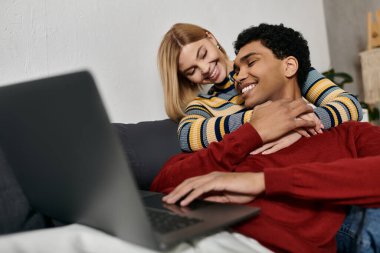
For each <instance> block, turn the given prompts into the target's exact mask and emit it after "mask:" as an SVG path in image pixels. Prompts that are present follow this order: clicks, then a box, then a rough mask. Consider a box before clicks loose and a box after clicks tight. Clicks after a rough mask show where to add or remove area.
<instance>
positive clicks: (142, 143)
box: [113, 119, 181, 190]
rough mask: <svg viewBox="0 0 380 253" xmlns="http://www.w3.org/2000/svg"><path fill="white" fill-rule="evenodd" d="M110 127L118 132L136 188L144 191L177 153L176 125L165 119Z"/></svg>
mask: <svg viewBox="0 0 380 253" xmlns="http://www.w3.org/2000/svg"><path fill="white" fill-rule="evenodd" d="M113 125H114V126H115V128H116V130H117V132H118V133H119V136H120V140H121V143H122V146H123V148H124V152H125V155H126V156H127V157H128V160H129V162H130V166H131V168H132V170H133V173H134V175H135V176H136V180H137V183H138V187H139V188H140V189H142V190H148V189H149V187H150V184H151V183H152V181H153V178H154V177H155V176H156V175H157V173H158V171H159V170H160V168H161V167H162V166H163V165H164V163H165V162H166V161H167V160H168V159H169V158H170V157H171V156H173V155H174V154H177V153H179V152H181V150H180V146H179V143H178V138H177V127H178V125H177V124H176V123H175V122H173V121H171V120H169V119H166V120H157V121H145V122H140V123H136V124H121V123H113Z"/></svg>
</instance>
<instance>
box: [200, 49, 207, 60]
mask: <svg viewBox="0 0 380 253" xmlns="http://www.w3.org/2000/svg"><path fill="white" fill-rule="evenodd" d="M206 56H207V50H205V52H204V53H203V54H202V56H201V59H204V58H206Z"/></svg>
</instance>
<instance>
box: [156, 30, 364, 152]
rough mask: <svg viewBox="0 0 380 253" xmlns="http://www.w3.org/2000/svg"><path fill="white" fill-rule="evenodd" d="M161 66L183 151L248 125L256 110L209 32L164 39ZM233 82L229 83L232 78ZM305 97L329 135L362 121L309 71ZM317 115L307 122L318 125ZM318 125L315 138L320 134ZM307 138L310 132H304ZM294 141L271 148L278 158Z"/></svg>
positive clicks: (346, 97)
mask: <svg viewBox="0 0 380 253" xmlns="http://www.w3.org/2000/svg"><path fill="white" fill-rule="evenodd" d="M158 65H159V69H160V75H161V79H162V84H163V88H164V97H165V108H166V112H167V114H168V116H169V117H170V118H171V119H172V120H174V121H177V122H178V121H179V128H178V133H179V139H180V146H181V149H182V150H183V151H196V150H199V149H202V148H205V147H207V146H208V145H209V144H210V143H211V142H213V141H220V140H222V139H223V136H224V135H225V134H227V133H230V132H232V131H234V130H235V129H237V128H238V127H240V126H241V125H242V124H244V123H245V122H247V121H249V120H250V117H251V114H252V110H248V109H246V108H245V107H244V101H243V100H242V98H241V97H240V95H239V94H238V93H237V91H236V89H235V83H234V81H233V76H234V71H233V62H232V61H231V60H230V59H228V56H227V54H226V52H225V50H224V49H223V48H222V47H221V46H220V44H219V43H218V41H217V40H216V38H215V37H214V36H213V35H212V33H211V32H209V31H208V30H206V29H204V28H202V27H199V26H196V25H193V24H182V23H178V24H175V25H174V26H173V27H172V28H171V29H170V30H169V31H168V32H167V33H166V34H165V36H164V38H163V40H162V42H161V45H160V48H159V52H158ZM229 77H230V78H229ZM206 84H214V85H213V86H212V87H211V89H210V90H209V91H208V93H207V94H205V95H199V94H198V93H199V92H200V91H201V90H202V87H204V85H206ZM301 90H302V95H303V96H304V97H305V98H306V99H307V100H308V101H309V102H311V103H313V104H314V105H315V106H317V107H316V108H315V110H314V112H315V114H316V115H318V118H319V119H320V120H321V122H322V124H323V126H324V128H325V129H328V128H330V127H333V126H336V125H338V124H340V123H342V122H345V121H348V120H361V118H362V109H361V106H360V103H359V101H358V100H357V99H356V97H355V96H353V95H351V94H349V93H347V92H345V91H344V90H342V89H340V88H339V87H338V86H336V85H335V84H334V83H332V82H331V81H330V80H328V79H327V78H325V77H324V76H323V75H321V74H320V73H318V72H317V71H316V70H315V69H311V70H310V72H309V74H308V78H307V80H306V82H305V83H304V85H303V86H302V87H301ZM315 114H312V115H314V116H312V115H308V116H305V117H307V118H309V119H313V117H314V120H315V121H316V122H318V118H317V117H315ZM320 128H321V127H320V125H319V124H317V127H316V129H315V130H310V129H309V130H308V132H310V133H312V134H316V132H320ZM300 133H301V134H302V135H305V136H307V135H308V134H307V133H306V132H300ZM300 137H301V136H300V135H299V134H298V135H293V136H292V137H291V138H290V137H289V138H290V140H289V138H288V139H286V140H285V142H282V143H279V144H278V145H277V146H276V145H275V144H277V142H275V143H271V144H269V146H268V145H267V146H266V147H263V149H260V150H257V151H256V153H258V152H262V151H264V150H265V149H266V148H268V147H269V148H270V147H272V146H273V145H275V146H274V148H273V149H271V150H270V151H269V152H268V151H267V153H270V152H275V151H277V150H279V149H281V148H284V147H286V146H287V145H290V144H292V143H293V142H295V141H297V140H298V138H300Z"/></svg>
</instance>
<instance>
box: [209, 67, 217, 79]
mask: <svg viewBox="0 0 380 253" xmlns="http://www.w3.org/2000/svg"><path fill="white" fill-rule="evenodd" d="M215 75H216V67H215V68H214V70H213V71H212V72H211V75H210V79H211V80H212V79H214V78H215Z"/></svg>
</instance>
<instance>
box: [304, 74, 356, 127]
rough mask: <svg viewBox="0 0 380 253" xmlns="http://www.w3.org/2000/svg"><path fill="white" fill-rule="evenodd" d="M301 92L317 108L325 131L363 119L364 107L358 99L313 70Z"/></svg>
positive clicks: (316, 110) (316, 112)
mask: <svg viewBox="0 0 380 253" xmlns="http://www.w3.org/2000/svg"><path fill="white" fill-rule="evenodd" d="M301 92H302V96H303V97H305V98H306V99H307V100H308V101H309V102H311V103H313V104H314V105H315V106H317V107H316V108H315V109H314V112H315V114H317V116H318V117H319V118H320V120H321V121H322V124H323V125H324V127H325V129H328V128H330V127H335V126H337V125H339V124H341V123H343V122H346V121H349V120H355V121H360V120H361V119H362V118H363V113H362V107H361V105H360V103H359V101H358V99H357V98H356V97H355V96H354V95H352V94H350V93H348V92H346V91H345V90H343V89H341V88H339V87H338V86H337V85H336V84H334V83H333V82H332V81H331V80H329V79H327V78H326V77H324V76H323V75H322V74H321V73H319V72H318V71H317V70H315V69H313V68H312V69H311V70H310V72H309V74H308V76H307V80H306V82H305V84H304V85H303V86H302V88H301Z"/></svg>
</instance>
